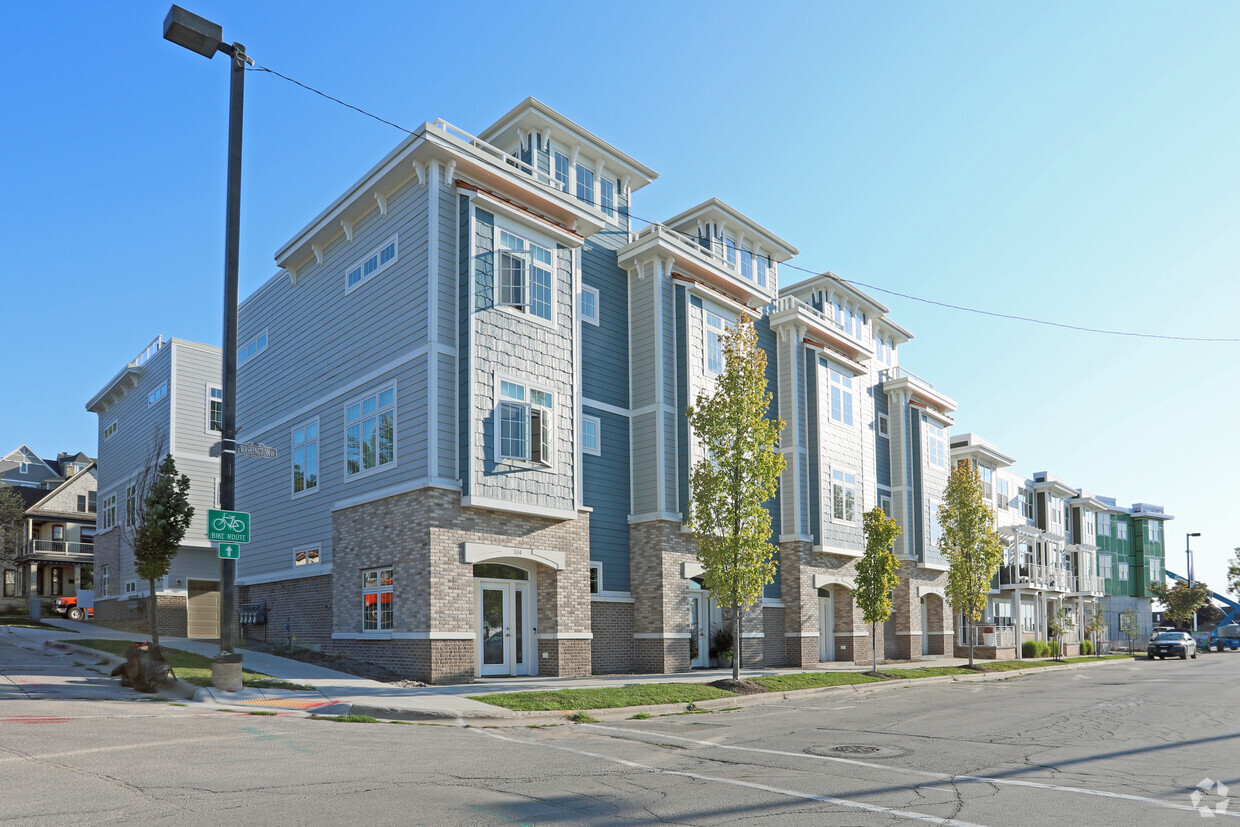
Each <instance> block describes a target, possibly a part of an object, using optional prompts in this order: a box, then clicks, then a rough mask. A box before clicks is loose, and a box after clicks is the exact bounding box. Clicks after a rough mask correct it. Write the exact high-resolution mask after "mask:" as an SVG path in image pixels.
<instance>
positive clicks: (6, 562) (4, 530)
mask: <svg viewBox="0 0 1240 827" xmlns="http://www.w3.org/2000/svg"><path fill="white" fill-rule="evenodd" d="M25 523H26V508H25V506H24V505H23V503H22V498H21V495H20V494H18V493H17V489H16V488H12V487H10V486H7V485H5V486H0V578H3V577H4V572H6V571H11V572H14V573H15V574H14V579H15V581H20V580H21V576H22V575H21V570H20V569H18V567H17V553H18V552H19V551H21V548H22V543H23V542H25V538H26V534H25Z"/></svg>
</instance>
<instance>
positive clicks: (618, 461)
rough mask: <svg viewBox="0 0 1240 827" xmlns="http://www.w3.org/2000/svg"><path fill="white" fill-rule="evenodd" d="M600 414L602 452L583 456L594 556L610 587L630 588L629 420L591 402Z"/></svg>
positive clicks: (585, 409)
mask: <svg viewBox="0 0 1240 827" xmlns="http://www.w3.org/2000/svg"><path fill="white" fill-rule="evenodd" d="M582 410H583V412H584V413H586V414H588V415H590V416H597V417H598V418H599V423H600V425H601V427H600V429H599V438H600V448H601V453H600V455H599V456H591V455H588V454H587V455H585V456H583V457H582V458H581V459H582V469H581V471H582V499H583V502H584V503H585V505H586V506H587V507H589V508H591V509H593V511H592V512H591V514H590V559H591V560H593V561H596V562H599V563H602V564H603V583H602V587H603V589H604V590H606V591H628V590H629V521H628V515H629V420H628V417H625V416H619V415H617V414H613V413H608V412H606V411H600V410H597V409H595V408H591V407H589V406H588V405H586V406H583V408H582Z"/></svg>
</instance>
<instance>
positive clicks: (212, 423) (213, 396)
mask: <svg viewBox="0 0 1240 827" xmlns="http://www.w3.org/2000/svg"><path fill="white" fill-rule="evenodd" d="M207 430H208V431H222V430H224V389H223V388H207Z"/></svg>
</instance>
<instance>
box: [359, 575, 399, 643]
mask: <svg viewBox="0 0 1240 827" xmlns="http://www.w3.org/2000/svg"><path fill="white" fill-rule="evenodd" d="M392 587H393V580H392V570H391V569H371V570H369V571H364V572H362V631H363V632H390V631H391V630H392Z"/></svg>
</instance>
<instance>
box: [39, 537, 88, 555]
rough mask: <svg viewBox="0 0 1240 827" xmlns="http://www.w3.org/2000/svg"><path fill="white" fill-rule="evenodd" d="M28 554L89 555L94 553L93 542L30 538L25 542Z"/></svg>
mask: <svg viewBox="0 0 1240 827" xmlns="http://www.w3.org/2000/svg"><path fill="white" fill-rule="evenodd" d="M26 551H27V553H29V554H55V555H57V556H60V557H82V556H91V555H93V554H94V553H95V546H94V544H93V543H71V542H69V541H68V540H30V541H29V542H28V543H27V544H26Z"/></svg>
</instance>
